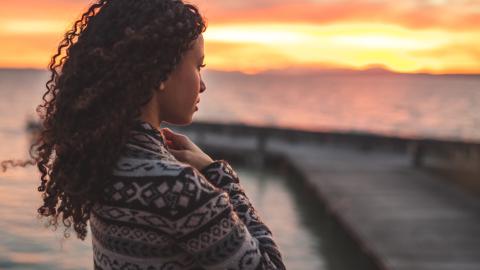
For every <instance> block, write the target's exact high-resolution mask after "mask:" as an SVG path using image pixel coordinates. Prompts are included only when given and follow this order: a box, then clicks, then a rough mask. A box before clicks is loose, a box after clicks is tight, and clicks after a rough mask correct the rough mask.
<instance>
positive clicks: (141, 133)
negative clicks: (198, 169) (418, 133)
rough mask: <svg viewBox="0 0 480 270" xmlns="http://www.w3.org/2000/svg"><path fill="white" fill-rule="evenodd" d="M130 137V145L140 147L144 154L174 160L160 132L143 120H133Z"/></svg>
mask: <svg viewBox="0 0 480 270" xmlns="http://www.w3.org/2000/svg"><path fill="white" fill-rule="evenodd" d="M132 131H133V133H132V137H131V138H130V143H131V144H134V145H137V146H140V147H142V148H143V149H144V150H145V151H146V152H149V153H151V154H155V155H160V156H163V157H167V158H168V159H175V158H174V157H173V155H172V154H171V153H170V152H169V151H168V147H167V145H166V141H167V140H166V139H165V137H164V136H163V134H162V132H161V131H160V130H158V129H157V128H155V127H154V126H152V125H151V124H150V123H148V122H146V121H144V120H139V119H137V120H135V124H134V126H133V129H132Z"/></svg>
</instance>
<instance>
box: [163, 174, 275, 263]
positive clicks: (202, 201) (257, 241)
mask: <svg viewBox="0 0 480 270" xmlns="http://www.w3.org/2000/svg"><path fill="white" fill-rule="evenodd" d="M179 177H180V179H179V180H180V182H181V183H183V184H182V186H183V188H182V191H181V192H180V194H179V197H178V198H177V199H178V202H179V204H181V205H182V212H183V214H181V218H179V219H177V220H176V221H175V225H174V233H173V235H172V236H173V238H174V239H175V242H176V244H177V245H178V246H179V247H180V248H181V249H182V250H184V251H185V252H187V253H189V254H191V255H192V256H193V258H194V259H195V261H196V262H197V264H198V265H200V266H201V267H202V268H203V269H232V270H233V269H252V270H253V269H284V266H283V264H278V262H276V261H275V260H273V261H272V258H271V257H270V256H271V255H270V253H269V252H266V251H267V250H269V249H268V247H267V249H265V247H266V246H265V243H266V242H265V241H264V238H265V236H267V235H271V234H270V231H269V230H268V228H266V227H264V228H261V227H258V228H257V229H255V230H253V231H252V232H250V230H249V228H248V227H247V225H246V224H245V223H244V222H243V221H242V220H241V219H240V217H239V215H238V214H237V212H236V211H235V207H238V206H235V205H233V204H232V203H231V202H232V201H233V200H232V199H231V198H230V195H229V193H227V192H226V191H225V190H223V189H220V188H218V187H216V186H214V185H213V184H212V183H211V182H210V181H209V180H207V179H206V178H205V176H204V175H203V174H202V173H200V172H199V171H198V170H197V169H195V168H193V167H191V166H188V167H186V168H184V169H183V170H182V172H181V173H180V175H179ZM182 197H184V198H185V199H182ZM186 198H189V199H186ZM261 230H265V231H264V232H261ZM267 230H268V231H267ZM272 242H273V241H272ZM271 254H274V253H271ZM280 262H281V261H280Z"/></svg>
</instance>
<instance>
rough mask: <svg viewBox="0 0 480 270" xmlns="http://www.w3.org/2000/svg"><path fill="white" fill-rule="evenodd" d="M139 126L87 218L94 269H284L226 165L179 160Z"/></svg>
mask: <svg viewBox="0 0 480 270" xmlns="http://www.w3.org/2000/svg"><path fill="white" fill-rule="evenodd" d="M164 142H165V139H164V137H163V135H162V134H161V132H160V131H158V130H156V129H155V128H154V127H153V126H151V125H150V124H149V123H146V122H143V121H139V122H138V123H137V125H136V126H135V128H134V129H133V130H132V136H131V137H130V138H129V140H128V142H127V144H126V145H125V147H124V149H123V151H122V155H121V156H120V157H119V160H118V162H117V164H116V166H115V168H114V169H113V173H112V175H111V178H110V179H109V181H108V183H107V185H106V187H105V188H104V189H103V193H102V196H101V199H100V201H98V202H96V203H95V204H94V206H93V208H92V212H91V215H90V227H91V232H92V243H93V250H94V267H95V269H285V266H284V265H283V262H282V260H281V255H280V252H279V251H278V247H277V246H276V244H275V243H274V241H273V238H272V234H271V231H270V230H269V229H268V227H267V226H266V225H265V224H264V223H263V222H262V221H261V220H260V218H259V217H258V215H257V213H256V211H255V210H254V208H253V206H252V204H251V203H250V201H249V200H248V197H247V196H246V195H245V193H244V192H243V189H242V187H241V186H240V182H239V179H238V176H237V174H236V173H235V171H234V170H233V168H231V166H230V165H229V164H228V163H227V162H226V161H224V160H217V161H214V162H213V163H212V164H210V165H209V166H207V167H206V168H205V169H204V170H202V172H200V171H198V170H196V169H195V168H193V167H192V166H190V165H189V164H186V163H182V162H180V161H177V160H176V159H175V158H174V157H173V155H171V154H170V152H168V149H167V146H166V144H165V143H164Z"/></svg>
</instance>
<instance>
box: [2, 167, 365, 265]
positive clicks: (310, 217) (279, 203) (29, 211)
mask: <svg viewBox="0 0 480 270" xmlns="http://www.w3.org/2000/svg"><path fill="white" fill-rule="evenodd" d="M232 165H233V166H234V168H235V170H236V171H237V173H238V174H239V177H240V179H241V183H242V185H243V187H244V188H245V191H246V194H247V196H248V197H249V198H250V200H251V201H252V203H253V205H254V206H255V208H256V209H257V211H258V213H259V215H260V217H261V218H262V220H264V221H265V223H266V224H267V225H268V226H269V227H270V229H271V230H272V232H273V234H274V237H275V239H276V242H277V244H278V245H279V247H280V249H281V252H282V254H283V256H284V260H285V264H286V266H287V269H295V270H301V269H312V270H313V269H315V270H321V269H325V270H326V269H328V270H337V269H338V270H340V269H358V270H361V269H373V268H372V267H371V266H370V265H369V264H368V263H367V262H366V259H365V258H364V257H362V256H359V255H358V254H357V250H356V249H355V247H353V246H352V244H351V241H350V240H349V239H348V238H347V237H346V236H345V235H344V234H342V232H341V230H340V229H339V228H338V226H337V225H336V224H335V223H334V222H333V221H332V219H331V218H330V217H328V216H327V215H326V214H325V212H324V209H323V208H322V207H321V205H319V204H318V201H316V200H314V198H312V196H310V195H308V194H307V193H306V191H305V190H303V189H302V185H301V184H300V182H298V179H289V178H287V177H285V176H283V175H281V174H280V173H276V172H272V171H268V170H267V171H266V170H255V169H251V168H246V167H242V166H237V165H235V164H232ZM296 181H297V182H296ZM38 182H39V180H38V173H37V172H36V171H35V170H34V168H33V167H29V168H27V169H14V170H10V171H7V173H5V174H1V175H0V194H2V196H1V198H0V216H1V217H2V219H0V269H91V268H92V267H91V266H92V263H93V261H92V260H93V258H92V249H91V238H90V232H89V234H88V236H87V238H86V240H85V241H84V242H82V241H80V240H78V239H77V238H76V237H75V235H74V234H73V233H72V234H71V238H69V239H67V240H63V239H62V233H63V227H59V229H58V230H57V231H55V232H53V231H51V230H50V229H47V228H45V227H44V226H43V224H42V223H43V222H45V221H42V220H38V219H37V218H36V209H37V208H38V206H39V204H40V202H41V198H40V193H39V192H37V191H36V188H37V185H38Z"/></svg>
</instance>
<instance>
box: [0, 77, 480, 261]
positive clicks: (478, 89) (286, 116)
mask: <svg viewBox="0 0 480 270" xmlns="http://www.w3.org/2000/svg"><path fill="white" fill-rule="evenodd" d="M47 79H48V73H46V72H40V71H32V70H27V71H19V70H0V115H1V116H0V160H3V159H8V158H14V159H16V158H18V159H21V158H27V153H28V152H27V149H28V144H29V138H28V134H27V133H26V132H25V124H26V120H27V119H28V118H29V117H35V107H36V105H37V104H39V103H40V101H41V95H42V94H43V92H44V88H45V86H44V84H45V82H46V80H47ZM204 80H205V82H206V85H207V91H206V92H204V93H202V95H201V102H200V106H199V107H200V108H199V111H198V112H197V114H196V115H195V116H194V121H202V120H205V121H217V122H241V123H247V124H252V125H269V126H280V127H291V128H298V129H306V130H335V131H344V132H371V133H377V134H386V135H395V136H410V137H426V138H440V139H442V138H443V139H454V140H465V141H480V77H478V76H477V77H473V76H407V75H396V76H394V75H385V74H384V75H358V74H357V75H348V76H347V75H315V76H306V75H295V76H293V75H288V76H278V75H261V76H259V75H257V76H250V75H243V74H238V73H222V72H214V71H208V70H207V72H205V74H204ZM238 173H239V176H240V177H241V178H242V183H244V187H245V189H246V191H247V195H248V196H249V197H250V198H251V199H252V201H253V203H254V205H255V206H256V208H257V210H258V211H259V213H260V215H261V217H263V219H264V220H265V222H266V223H267V224H268V225H270V226H271V229H272V231H273V233H274V235H275V236H276V239H277V241H278V244H279V245H280V247H281V250H282V252H283V254H284V257H285V262H286V264H287V268H288V269H325V270H327V269H328V270H334V269H335V270H336V269H354V268H351V267H354V266H353V265H351V266H350V267H348V266H346V265H345V264H346V263H348V262H356V261H361V259H358V258H357V259H355V258H356V257H355V256H356V255H354V254H352V252H351V249H349V248H344V247H342V248H339V243H341V242H342V241H343V240H342V241H339V238H341V236H335V235H336V234H334V233H331V231H330V230H331V228H330V229H328V228H326V227H322V226H323V225H324V224H327V223H330V222H331V221H330V220H329V219H328V217H324V216H321V215H317V214H318V212H315V211H318V209H313V210H312V209H311V207H312V202H311V201H305V198H303V196H302V195H298V194H301V192H302V191H301V190H299V191H298V190H297V191H294V189H295V188H296V187H297V185H295V184H293V185H292V184H291V182H289V181H288V180H287V179H285V178H284V177H282V176H281V175H277V174H274V173H270V172H262V171H258V170H255V169H247V168H239V169H238ZM289 183H290V184H289ZM38 184H39V176H38V172H36V171H35V170H34V168H32V167H29V168H27V169H21V168H16V169H14V170H9V171H7V172H6V173H3V174H2V173H0V216H1V217H2V218H1V219H0V269H91V264H92V250H91V242H90V241H91V240H90V238H87V239H86V241H85V242H81V241H79V240H76V239H75V237H74V235H73V234H72V237H71V238H70V239H68V240H62V230H61V229H59V230H58V231H56V232H52V231H50V230H49V229H47V228H45V227H44V225H43V224H42V223H43V221H41V220H37V219H36V209H37V208H38V206H39V204H40V202H41V198H40V193H38V192H37V191H36V187H37V186H38ZM299 192H300V193H299ZM280 203H281V205H282V211H275V210H276V209H274V207H275V206H277V205H279V204H280ZM272 207H273V208H272ZM309 209H310V210H309ZM312 213H314V214H312ZM327 227H328V226H327ZM343 242H348V241H343ZM346 245H347V246H348V244H346ZM340 246H343V245H340ZM349 256H351V257H349ZM346 257H347V258H351V259H345V258H346ZM357 265H358V264H357ZM355 269H362V268H358V267H357V268H355ZM365 269H366V268H365Z"/></svg>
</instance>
